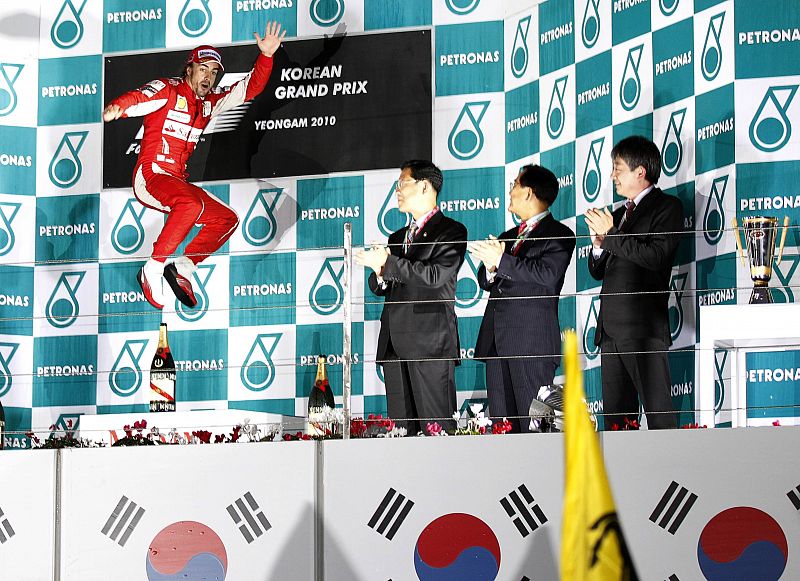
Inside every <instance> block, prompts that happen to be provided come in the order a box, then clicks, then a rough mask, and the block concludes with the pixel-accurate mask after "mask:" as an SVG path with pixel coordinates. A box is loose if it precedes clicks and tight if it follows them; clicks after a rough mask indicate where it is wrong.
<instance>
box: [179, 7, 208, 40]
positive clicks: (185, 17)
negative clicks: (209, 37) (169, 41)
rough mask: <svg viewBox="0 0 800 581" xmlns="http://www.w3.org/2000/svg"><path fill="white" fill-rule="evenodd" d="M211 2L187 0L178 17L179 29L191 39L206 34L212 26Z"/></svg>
mask: <svg viewBox="0 0 800 581" xmlns="http://www.w3.org/2000/svg"><path fill="white" fill-rule="evenodd" d="M208 2H209V0H186V2H184V4H183V8H182V9H181V13H180V16H178V28H180V30H181V32H182V33H183V34H185V35H186V36H188V37H190V38H195V37H197V36H200V35H202V34H203V33H205V32H206V31H207V30H208V29H209V27H210V26H211V10H210V9H209V7H208Z"/></svg>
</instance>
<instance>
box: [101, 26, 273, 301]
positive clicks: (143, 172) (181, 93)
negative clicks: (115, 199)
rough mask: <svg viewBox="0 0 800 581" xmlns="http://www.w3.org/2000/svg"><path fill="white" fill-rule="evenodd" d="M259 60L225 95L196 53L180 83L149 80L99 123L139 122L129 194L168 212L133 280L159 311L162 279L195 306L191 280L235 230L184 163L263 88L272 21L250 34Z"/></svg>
mask: <svg viewBox="0 0 800 581" xmlns="http://www.w3.org/2000/svg"><path fill="white" fill-rule="evenodd" d="M253 36H254V37H255V39H256V44H257V45H258V48H259V50H260V51H261V54H260V55H258V58H257V59H256V62H255V65H254V66H253V70H252V71H250V72H249V73H248V74H247V76H245V77H244V78H243V79H241V80H240V81H238V82H236V83H234V84H233V85H231V86H230V87H226V88H225V89H213V87H214V85H215V82H216V80H217V75H218V74H219V73H220V72H221V71H222V70H223V68H222V58H221V57H220V54H219V52H218V51H217V50H216V49H215V48H214V47H212V46H208V45H204V46H199V47H197V48H196V49H194V50H193V51H192V52H191V53H190V54H189V57H188V59H187V61H186V67H185V69H184V75H183V78H163V79H156V80H153V81H150V82H149V83H147V84H146V85H144V86H143V87H141V88H140V89H137V90H135V91H130V92H128V93H125V94H124V95H121V96H119V97H117V98H116V99H114V100H113V101H111V103H109V104H108V105H107V106H106V108H105V109H104V110H103V120H104V121H106V122H108V121H113V120H115V119H119V118H122V117H140V116H144V123H143V125H144V136H143V137H142V142H141V151H140V153H139V159H138V161H137V162H136V168H135V169H134V173H133V194H134V195H135V196H136V199H138V200H139V202H141V203H142V204H143V205H145V206H147V207H148V208H153V209H154V210H158V211H159V212H164V213H165V214H167V220H166V222H165V224H164V227H163V229H162V230H161V233H160V234H159V235H158V238H156V241H155V243H154V244H153V254H152V255H151V258H150V259H149V260H148V261H147V262H146V263H145V265H144V266H143V267H142V269H141V270H140V271H139V273H138V275H137V280H138V281H139V284H140V285H141V287H142V292H144V296H145V297H146V298H147V300H148V301H149V302H150V304H151V305H153V306H154V307H155V308H157V309H162V308H164V301H165V294H164V289H163V284H162V278H163V279H165V280H166V281H167V283H168V284H169V286H170V287H171V288H172V291H173V292H174V293H175V296H176V297H177V298H178V300H180V301H181V302H182V303H184V304H185V305H187V306H189V307H194V306H195V305H197V299H196V298H195V295H194V290H193V289H192V283H191V280H192V274H193V273H194V271H195V269H196V265H197V263H199V262H201V261H202V260H204V259H206V258H208V257H209V256H210V255H211V254H213V253H214V252H215V251H216V250H217V249H218V248H219V247H220V246H222V245H223V244H224V243H225V241H226V240H227V239H228V238H230V236H231V234H233V232H234V231H235V230H236V226H238V224H239V219H238V217H237V215H236V212H235V211H234V210H233V209H232V208H231V207H229V206H228V205H226V204H225V203H224V202H222V200H220V199H219V198H217V197H215V196H214V195H213V194H211V193H210V192H207V191H206V190H204V189H202V188H200V187H198V186H196V185H194V184H190V183H189V182H187V181H186V179H187V177H188V172H187V170H186V162H187V160H188V159H189V156H190V155H192V152H193V151H194V148H195V146H196V145H197V142H198V141H199V139H200V135H201V134H202V133H203V130H204V129H205V128H206V126H207V125H208V124H209V122H210V121H211V119H212V118H213V117H215V116H217V115H219V114H220V113H223V112H224V111H227V110H228V109H231V108H233V107H236V106H237V105H241V104H242V103H244V102H246V101H249V100H250V99H253V98H254V97H255V96H256V95H258V94H259V93H261V91H263V90H264V87H265V86H266V84H267V81H268V80H269V76H270V73H271V72H272V55H273V54H275V51H276V50H278V48H279V47H280V45H281V41H282V40H283V38H284V36H286V32H285V31H281V26H280V24H278V23H277V22H271V23H268V24H267V26H266V30H265V32H264V36H263V37H261V36H259V34H258V33H257V32H256V33H253ZM195 224H197V225H200V226H202V228H201V229H200V232H199V233H198V234H197V235H196V236H195V237H194V239H193V240H192V241H191V242H190V243H189V244H188V245H187V246H186V255H185V256H179V257H177V258H175V260H174V261H172V262H171V263H170V264H168V265H166V266H165V262H166V260H167V258H169V257H170V256H171V255H172V253H173V252H175V250H176V249H177V248H178V246H179V245H180V244H181V242H183V240H184V239H185V238H186V237H187V236H188V235H189V232H191V230H192V227H193V226H194V225H195Z"/></svg>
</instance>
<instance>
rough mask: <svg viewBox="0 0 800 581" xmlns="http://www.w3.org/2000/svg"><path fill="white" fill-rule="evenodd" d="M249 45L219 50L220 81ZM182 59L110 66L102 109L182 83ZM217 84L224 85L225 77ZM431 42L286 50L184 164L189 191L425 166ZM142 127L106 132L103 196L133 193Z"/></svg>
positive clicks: (385, 40) (119, 125)
mask: <svg viewBox="0 0 800 581" xmlns="http://www.w3.org/2000/svg"><path fill="white" fill-rule="evenodd" d="M257 51H258V49H257V48H256V46H255V43H253V44H248V45H238V46H231V47H226V48H221V49H220V53H221V54H222V62H223V64H224V65H225V76H228V75H232V76H235V78H236V79H238V78H241V77H242V76H243V75H244V74H245V73H247V72H248V71H249V70H250V69H251V68H252V66H253V62H254V61H255V58H256V56H257V54H258V53H257ZM186 55H187V51H185V50H184V51H180V52H166V53H164V52H160V53H150V54H144V53H142V54H134V55H126V56H116V57H106V59H105V83H104V100H105V102H106V103H107V102H109V101H110V100H111V99H113V98H114V97H116V96H118V95H121V94H122V93H125V92H127V91H130V90H132V89H135V88H138V87H140V86H142V85H144V84H145V83H146V82H148V81H150V80H152V79H156V78H162V77H170V76H176V75H179V74H180V73H181V72H182V66H183V63H184V61H185V59H186ZM221 83H223V84H230V83H229V82H227V79H225V77H223V79H222V80H221ZM431 98H432V97H431V33H430V31H428V30H417V31H408V32H396V33H389V34H363V35H356V36H346V35H345V36H334V37H330V38H319V39H309V40H292V41H286V42H284V44H283V47H282V48H281V49H280V50H279V51H278V52H277V53H276V54H275V62H274V66H273V70H272V76H271V77H270V80H269V83H268V84H267V87H266V88H265V89H264V92H263V93H261V94H260V95H259V96H258V97H256V98H255V99H253V101H251V102H250V103H249V104H245V105H242V106H240V107H237V108H235V109H233V110H231V111H228V112H226V113H225V114H223V115H221V116H219V117H217V118H216V121H215V122H214V125H209V127H208V128H207V129H206V131H205V132H204V133H203V135H202V136H201V138H200V143H198V146H197V149H196V150H195V152H194V154H193V156H192V157H191V158H190V161H189V179H190V180H191V181H225V180H232V179H240V178H271V177H286V176H301V175H324V174H328V173H335V172H348V171H365V170H370V169H384V168H395V167H397V166H398V165H399V164H400V163H402V162H403V161H404V160H406V159H411V158H423V159H431V157H432V155H431V150H432V143H431V142H432V133H431V132H432V114H431ZM141 126H142V118H133V119H120V120H117V121H112V122H111V123H106V124H105V128H104V141H103V187H104V188H124V187H130V185H131V176H132V174H133V168H134V166H135V165H136V159H137V157H138V152H139V147H138V146H139V141H138V139H137V137H138V135H137V134H138V133H139V131H140V129H141Z"/></svg>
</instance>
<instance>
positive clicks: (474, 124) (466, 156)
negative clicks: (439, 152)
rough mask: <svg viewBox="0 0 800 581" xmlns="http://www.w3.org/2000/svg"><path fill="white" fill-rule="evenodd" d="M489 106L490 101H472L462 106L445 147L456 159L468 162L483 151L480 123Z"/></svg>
mask: <svg viewBox="0 0 800 581" xmlns="http://www.w3.org/2000/svg"><path fill="white" fill-rule="evenodd" d="M489 104H490V101H474V102H472V103H465V104H464V107H463V108H462V109H461V113H460V114H459V115H458V119H456V123H455V125H453V130H452V131H451V132H450V137H449V138H448V140H447V147H448V149H449V150H450V153H451V154H452V155H453V157H455V158H456V159H460V160H461V161H468V160H470V159H473V158H474V157H476V156H477V155H478V154H479V153H480V152H481V150H482V149H483V131H481V121H482V120H483V116H484V115H486V110H487V109H488V108H489Z"/></svg>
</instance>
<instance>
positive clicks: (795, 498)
mask: <svg viewBox="0 0 800 581" xmlns="http://www.w3.org/2000/svg"><path fill="white" fill-rule="evenodd" d="M798 493H800V484H798V485H797V486H795V487H794V488H792V489H791V490H790V491H789V492H787V493H786V496H788V497H789V500H791V501H792V504H793V505H794V508H795V510H800V495H799V494H798Z"/></svg>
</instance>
